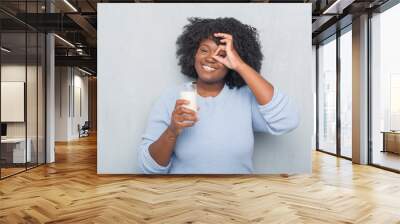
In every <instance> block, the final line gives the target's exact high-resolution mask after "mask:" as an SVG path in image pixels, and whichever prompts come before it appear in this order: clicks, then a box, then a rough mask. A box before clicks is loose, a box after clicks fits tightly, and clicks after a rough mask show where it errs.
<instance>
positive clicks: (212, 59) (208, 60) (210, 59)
mask: <svg viewBox="0 0 400 224" xmlns="http://www.w3.org/2000/svg"><path fill="white" fill-rule="evenodd" d="M206 61H207V62H209V63H215V62H216V60H215V59H214V58H213V57H212V55H208V56H207V57H206Z"/></svg>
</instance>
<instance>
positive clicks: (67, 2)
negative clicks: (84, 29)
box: [64, 0, 78, 12]
mask: <svg viewBox="0 0 400 224" xmlns="http://www.w3.org/2000/svg"><path fill="white" fill-rule="evenodd" d="M64 2H65V4H67V5H68V6H69V7H70V8H71V9H72V10H74V12H78V10H77V9H76V8H75V7H74V6H73V5H72V4H71V3H69V1H68V0H64Z"/></svg>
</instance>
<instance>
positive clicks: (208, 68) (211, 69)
mask: <svg viewBox="0 0 400 224" xmlns="http://www.w3.org/2000/svg"><path fill="white" fill-rule="evenodd" d="M203 68H204V70H206V71H207V72H213V71H215V70H216V69H215V68H211V67H209V66H207V65H203Z"/></svg>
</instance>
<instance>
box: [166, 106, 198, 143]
mask: <svg viewBox="0 0 400 224" xmlns="http://www.w3.org/2000/svg"><path fill="white" fill-rule="evenodd" d="M189 103H190V102H189V101H187V100H183V99H178V100H177V101H176V103H175V109H174V111H173V112H172V116H171V124H170V125H169V127H168V129H169V130H170V131H171V132H172V133H173V134H174V136H175V137H178V135H179V134H180V133H181V132H182V130H183V129H184V128H187V127H192V126H193V125H194V124H195V123H196V122H197V120H198V119H197V116H196V112H195V111H193V110H191V109H188V108H186V107H184V106H183V105H184V104H189Z"/></svg>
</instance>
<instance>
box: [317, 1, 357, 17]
mask: <svg viewBox="0 0 400 224" xmlns="http://www.w3.org/2000/svg"><path fill="white" fill-rule="evenodd" d="M354 1H355V0H336V1H335V2H334V3H333V4H332V5H330V6H329V7H328V8H327V9H325V10H324V12H323V13H322V14H324V15H325V14H342V13H343V10H344V9H345V8H347V7H348V6H349V5H351V4H352V3H353V2H354Z"/></svg>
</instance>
